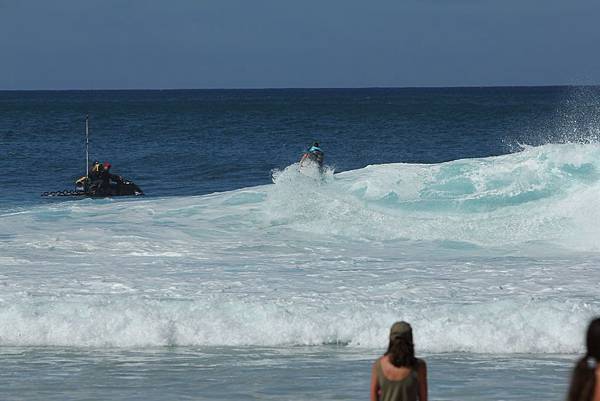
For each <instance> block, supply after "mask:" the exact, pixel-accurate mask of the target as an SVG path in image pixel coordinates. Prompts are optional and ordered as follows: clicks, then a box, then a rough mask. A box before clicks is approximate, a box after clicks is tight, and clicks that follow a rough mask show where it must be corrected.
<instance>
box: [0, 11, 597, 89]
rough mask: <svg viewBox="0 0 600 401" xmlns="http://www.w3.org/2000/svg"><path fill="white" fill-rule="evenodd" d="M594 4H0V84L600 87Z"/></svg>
mask: <svg viewBox="0 0 600 401" xmlns="http://www.w3.org/2000/svg"><path fill="white" fill-rule="evenodd" d="M599 47H600V1H592V0H404V1H403V0H396V1H387V0H382V1H355V0H319V1H313V0H301V1H300V0H298V1H288V0H215V1H209V0H169V1H151V0H118V1H117V0H52V1H50V0H38V1H34V0H0V89H110V88H114V89H117V88H123V89H133V88H265V87H270V88H281V87H372V86H379V87H397V86H400V87H404V86H487V85H556V84H600V52H599V51H598V48H599Z"/></svg>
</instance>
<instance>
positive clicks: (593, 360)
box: [567, 317, 600, 401]
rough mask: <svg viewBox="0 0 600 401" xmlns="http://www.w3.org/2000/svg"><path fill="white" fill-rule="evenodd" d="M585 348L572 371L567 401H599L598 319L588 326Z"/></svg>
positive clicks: (599, 344)
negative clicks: (583, 353)
mask: <svg viewBox="0 0 600 401" xmlns="http://www.w3.org/2000/svg"><path fill="white" fill-rule="evenodd" d="M586 347H587V352H586V353H585V355H584V356H583V358H581V359H580V360H579V361H577V364H576V365H575V369H573V376H572V377H571V385H570V386H569V393H568V396H567V401H600V317H597V318H595V319H594V320H592V321H591V322H590V325H589V326H588V330H587V336H586Z"/></svg>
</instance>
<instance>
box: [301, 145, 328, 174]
mask: <svg viewBox="0 0 600 401" xmlns="http://www.w3.org/2000/svg"><path fill="white" fill-rule="evenodd" d="M324 158H325V153H324V152H323V150H322V149H321V147H320V146H319V142H314V143H313V144H312V146H311V147H310V148H309V149H308V150H307V151H306V152H304V154H303V155H302V158H301V159H300V167H302V166H303V164H304V163H305V162H306V161H307V160H310V161H311V162H313V163H316V164H317V165H318V166H319V170H322V169H323V159H324Z"/></svg>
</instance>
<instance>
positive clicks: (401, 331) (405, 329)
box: [390, 322, 412, 340]
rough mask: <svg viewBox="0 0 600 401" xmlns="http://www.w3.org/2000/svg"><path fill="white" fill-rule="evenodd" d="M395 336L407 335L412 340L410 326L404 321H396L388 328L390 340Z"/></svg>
mask: <svg viewBox="0 0 600 401" xmlns="http://www.w3.org/2000/svg"><path fill="white" fill-rule="evenodd" d="M397 337H408V338H410V339H411V340H412V327H410V324H408V323H406V322H396V323H394V324H393V325H392V328H391V329H390V340H393V339H394V338H397Z"/></svg>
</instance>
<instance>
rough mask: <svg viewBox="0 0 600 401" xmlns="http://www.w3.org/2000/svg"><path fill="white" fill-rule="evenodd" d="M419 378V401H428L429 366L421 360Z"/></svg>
mask: <svg viewBox="0 0 600 401" xmlns="http://www.w3.org/2000/svg"><path fill="white" fill-rule="evenodd" d="M417 377H418V378H419V401H427V364H426V363H425V361H424V360H422V359H419V370H418V371H417Z"/></svg>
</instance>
